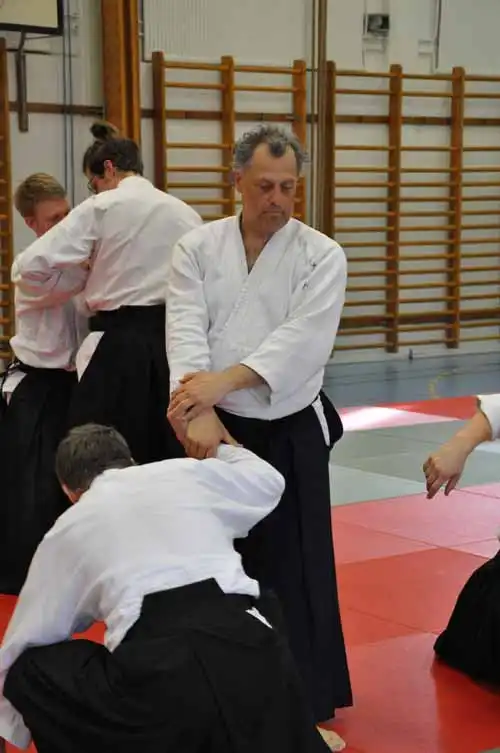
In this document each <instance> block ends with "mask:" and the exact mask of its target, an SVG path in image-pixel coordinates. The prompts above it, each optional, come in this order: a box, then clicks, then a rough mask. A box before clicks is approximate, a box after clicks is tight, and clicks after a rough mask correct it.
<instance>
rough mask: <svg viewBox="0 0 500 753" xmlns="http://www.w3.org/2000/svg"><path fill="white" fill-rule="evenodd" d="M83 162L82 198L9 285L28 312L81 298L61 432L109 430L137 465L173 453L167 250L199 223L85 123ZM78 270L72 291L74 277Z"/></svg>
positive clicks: (128, 151)
mask: <svg viewBox="0 0 500 753" xmlns="http://www.w3.org/2000/svg"><path fill="white" fill-rule="evenodd" d="M91 133H92V136H93V141H92V143H91V144H90V146H89V147H88V149H87V150H86V152H85V154H84V157H83V172H84V174H85V175H86V177H87V180H88V186H89V191H90V192H91V194H92V195H91V196H90V197H89V198H88V199H86V200H85V201H83V202H82V203H81V204H80V205H79V206H77V207H76V208H75V209H73V210H72V211H71V212H70V214H69V215H68V216H67V217H66V218H65V219H64V220H63V221H62V222H61V223H60V224H59V225H58V226H57V227H55V228H53V229H52V230H50V231H49V232H48V233H47V234H46V235H45V236H44V237H43V238H40V239H38V240H37V241H35V243H33V244H32V245H31V246H30V247H29V248H27V249H26V251H25V252H24V253H23V254H22V255H21V256H19V257H18V258H17V259H16V260H15V262H14V265H13V268H12V279H13V282H14V283H15V285H16V286H17V287H18V288H19V289H20V290H23V291H24V293H25V294H27V295H28V296H29V297H30V300H31V301H32V305H33V306H45V307H49V306H53V305H60V304H61V302H62V301H64V300H68V299H71V298H72V297H73V296H75V295H77V294H78V293H81V294H82V298H83V300H84V303H85V306H86V307H87V309H88V311H89V313H90V318H89V326H90V334H89V335H88V337H87V338H86V339H85V340H84V342H83V344H82V346H81V348H80V350H79V352H78V354H77V357H76V368H77V373H78V384H77V386H76V388H75V390H74V395H73V399H72V404H71V406H70V413H69V425H70V426H78V425H82V424H86V423H89V422H94V423H99V424H104V425H108V426H113V427H114V428H115V429H117V430H118V431H119V432H120V433H121V434H122V435H123V436H124V437H125V439H126V440H127V442H128V444H129V446H130V448H131V450H132V453H133V456H134V459H135V460H136V462H138V463H144V462H153V461H157V460H161V459H164V458H167V457H172V456H179V455H182V454H183V450H182V448H181V446H180V444H179V443H178V441H177V440H176V438H175V436H174V433H173V431H172V429H171V428H170V426H169V425H168V422H167V421H166V411H167V406H168V384H169V369H168V363H167V357H166V348H165V295H166V278H167V271H168V266H169V261H170V256H171V251H172V249H173V247H174V246H175V244H176V243H177V242H178V241H179V240H180V239H181V238H182V236H184V235H185V234H186V233H187V232H188V231H189V230H192V229H193V228H195V227H198V226H199V225H201V224H202V220H201V217H200V216H199V215H198V214H197V213H196V212H195V211H194V210H193V209H192V208H191V207H189V206H188V205H187V204H185V203H184V202H183V201H181V200H180V199H177V198H175V197H173V196H170V195H168V194H167V193H165V192H164V191H160V190H158V189H157V188H155V187H154V186H153V185H152V184H151V183H150V181H148V180H147V179H146V178H144V177H143V163H142V158H141V152H140V149H139V146H138V145H137V144H136V143H135V142H134V141H133V140H132V139H129V138H124V137H122V136H121V135H120V134H119V133H118V131H117V129H116V128H114V126H112V125H110V124H108V123H102V122H99V123H95V124H94V125H93V126H92V128H91ZM78 268H80V269H83V270H85V271H86V274H85V275H84V282H83V284H81V285H79V286H74V287H72V286H71V285H69V284H68V277H70V276H71V275H72V274H74V270H75V269H78Z"/></svg>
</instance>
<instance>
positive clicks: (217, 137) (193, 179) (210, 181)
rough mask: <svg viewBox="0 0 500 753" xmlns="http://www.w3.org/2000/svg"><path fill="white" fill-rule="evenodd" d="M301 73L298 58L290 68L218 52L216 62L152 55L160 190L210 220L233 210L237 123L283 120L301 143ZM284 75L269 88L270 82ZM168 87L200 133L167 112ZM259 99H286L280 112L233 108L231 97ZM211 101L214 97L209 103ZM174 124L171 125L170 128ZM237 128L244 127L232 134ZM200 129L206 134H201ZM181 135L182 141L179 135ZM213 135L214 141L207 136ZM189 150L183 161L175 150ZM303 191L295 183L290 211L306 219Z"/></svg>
mask: <svg viewBox="0 0 500 753" xmlns="http://www.w3.org/2000/svg"><path fill="white" fill-rule="evenodd" d="M306 76H307V70H306V64H305V62H304V61H303V60H296V61H295V62H294V63H293V65H292V66H290V67H281V68H280V67H277V66H276V67H272V66H271V67H269V66H262V65H238V64H236V63H235V61H234V60H233V58H231V57H229V56H224V57H222V58H221V60H220V62H219V63H191V62H188V61H177V60H176V61H172V60H167V59H165V57H164V55H163V53H161V52H155V53H153V96H154V111H155V176H156V177H155V181H156V185H157V186H158V187H160V188H162V189H164V190H168V191H171V192H172V193H175V194H176V195H179V196H180V197H181V198H182V199H183V200H184V201H187V203H188V204H191V205H192V206H193V207H195V208H196V209H197V211H199V212H200V214H201V215H202V216H203V217H204V219H206V220H215V219H218V218H221V217H227V216H230V215H232V214H234V213H235V211H236V209H237V206H238V202H237V197H236V196H235V191H234V187H233V183H232V177H231V171H232V156H233V147H234V144H235V141H236V138H237V133H236V127H237V123H241V124H243V122H244V121H248V127H250V126H251V125H254V124H255V123H254V122H252V121H257V122H259V121H261V122H267V121H276V120H277V121H279V122H289V123H290V124H291V127H292V129H293V130H294V132H295V133H296V134H297V136H298V137H299V138H300V139H301V141H302V142H303V143H304V144H305V143H306V139H307V88H306V85H307V80H306ZM276 78H279V79H282V80H285V81H284V83H280V84H276V85H274V84H273V83H270V81H271V82H272V80H273V79H276ZM173 92H177V93H179V92H182V93H183V95H184V96H185V97H186V99H185V100H184V101H185V103H186V105H187V106H188V107H189V109H187V107H186V109H185V110H179V109H176V110H175V112H176V113H177V114H179V112H182V113H183V117H182V118H180V119H181V120H184V121H189V122H190V123H196V121H202V122H201V128H200V129H199V138H197V139H195V138H192V137H191V136H190V135H189V134H190V133H193V128H190V129H188V130H187V134H188V135H187V136H186V128H185V127H184V124H183V123H180V124H179V123H178V120H179V118H177V117H175V116H174V117H172V109H171V107H170V99H171V98H172V99H173V98H174V94H173ZM256 95H257V96H258V97H259V101H261V100H263V99H265V100H267V101H269V103H270V104H271V106H273V105H275V103H276V100H277V98H279V97H283V96H285V97H286V98H287V99H288V102H289V105H288V109H287V110H285V111H283V112H282V113H273V112H259V113H258V114H255V113H254V112H252V113H249V114H248V115H245V113H241V112H240V113H238V112H237V99H238V98H239V97H241V98H246V99H247V100H248V99H249V98H251V97H252V96H256ZM214 97H216V98H217V101H215V100H214ZM203 101H206V102H209V103H210V106H211V105H212V104H213V103H214V101H215V104H217V109H216V110H214V109H212V108H211V109H210V110H207V109H205V108H203V109H201V108H199V109H198V107H197V105H198V103H199V102H203ZM176 126H177V128H176ZM242 130H244V127H243V125H242V126H241V127H240V128H239V132H240V133H241V131H242ZM207 133H208V134H209V136H208V137H207ZM182 134H184V138H182ZM211 134H213V138H212V137H211ZM184 154H185V155H189V158H188V157H187V156H186V158H185V159H184V158H183V157H181V156H180V155H184ZM305 212H306V189H305V185H304V182H303V181H302V182H301V185H300V188H299V191H298V195H297V209H296V216H297V217H299V218H305Z"/></svg>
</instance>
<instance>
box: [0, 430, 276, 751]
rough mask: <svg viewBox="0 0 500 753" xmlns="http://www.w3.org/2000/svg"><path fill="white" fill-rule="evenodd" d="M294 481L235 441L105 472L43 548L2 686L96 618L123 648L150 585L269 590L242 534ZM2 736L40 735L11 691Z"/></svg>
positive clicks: (9, 643)
mask: <svg viewBox="0 0 500 753" xmlns="http://www.w3.org/2000/svg"><path fill="white" fill-rule="evenodd" d="M284 485H285V482H284V479H283V477H282V476H281V474H279V473H278V471H276V470H275V469H274V468H272V467H271V466H270V465H268V463H266V462H264V461H263V460H261V459H260V458H257V457H256V456H255V455H253V454H252V453H251V452H248V450H244V449H243V448H239V447H232V446H229V445H224V446H221V447H220V448H219V451H218V454H217V458H213V459H210V460H202V461H199V460H191V459H182V460H166V461H163V462H160V463H150V464H147V465H143V466H133V467H131V468H127V469H123V470H109V471H106V472H105V473H103V474H102V475H101V476H99V477H98V478H97V479H96V480H95V481H94V483H93V484H92V486H91V487H90V489H89V490H88V491H87V492H86V493H85V494H84V495H83V496H82V497H81V499H80V501H79V502H77V503H76V504H75V505H73V507H71V509H69V510H68V511H67V512H65V513H63V515H62V516H61V517H60V518H59V519H58V520H57V522H56V523H55V525H54V527H53V528H52V530H51V531H49V533H48V534H47V535H46V536H45V538H44V539H43V541H42V543H41V544H40V546H39V548H38V550H37V552H36V554H35V556H34V558H33V561H32V563H31V567H30V570H29V573H28V577H27V579H26V583H25V585H24V587H23V590H22V591H21V594H20V596H19V600H18V602H17V606H16V609H15V611H14V614H13V617H12V619H11V621H10V624H9V626H8V628H7V632H6V634H5V638H4V641H3V644H2V647H1V649H0V691H1V688H3V683H4V680H5V676H6V673H7V671H8V669H9V667H11V666H12V664H13V663H14V661H15V660H16V658H17V657H18V656H19V655H20V654H21V653H22V652H23V651H24V650H25V649H26V648H28V647H29V646H43V645H48V644H51V643H57V642H59V641H63V640H66V639H68V638H69V637H70V636H71V635H72V634H73V633H75V632H80V631H83V630H85V629H87V628H88V627H90V625H91V624H92V623H93V622H94V621H103V622H105V623H106V628H107V630H106V639H105V643H106V646H107V647H108V648H109V650H110V651H113V650H114V649H115V648H116V647H117V646H118V645H119V644H120V642H121V640H122V639H123V637H124V636H125V634H126V633H127V632H128V630H129V629H130V628H131V627H132V625H133V624H134V623H135V622H136V621H137V619H138V617H139V615H140V611H141V606H142V600H143V598H144V596H145V595H146V594H150V593H155V592H157V591H164V590H167V589H171V588H178V587H180V586H185V585H190V584H191V583H196V582H199V581H202V580H206V579H210V578H214V579H215V580H216V581H217V583H218V584H219V586H220V588H221V589H222V590H223V591H224V592H225V593H231V594H247V595H250V596H255V597H257V596H259V586H258V583H257V582H256V581H254V580H251V579H250V578H249V577H248V576H247V575H246V574H245V572H244V570H243V567H242V564H241V557H240V555H239V554H238V553H237V552H236V550H235V549H234V546H233V541H234V539H235V538H242V537H245V536H247V535H248V532H249V531H250V530H251V529H252V528H253V527H254V526H255V525H256V524H257V523H258V522H259V521H261V520H262V519H263V518H265V517H266V515H268V514H269V513H270V512H272V510H273V509H274V508H275V507H276V505H277V504H278V501H279V499H280V497H281V494H282V493H283V489H284ZM252 613H253V612H252ZM255 616H256V617H257V618H258V619H260V617H259V616H258V613H257V614H256V615H255ZM0 737H4V738H5V739H6V740H8V741H10V742H11V743H13V744H14V745H17V746H18V747H21V748H26V747H28V745H29V743H30V733H29V731H28V730H27V728H26V726H25V725H24V722H23V719H22V718H21V716H20V715H19V714H18V713H17V712H16V711H15V709H14V708H13V707H12V706H11V704H10V703H9V702H8V701H7V700H6V699H5V698H4V697H3V696H0Z"/></svg>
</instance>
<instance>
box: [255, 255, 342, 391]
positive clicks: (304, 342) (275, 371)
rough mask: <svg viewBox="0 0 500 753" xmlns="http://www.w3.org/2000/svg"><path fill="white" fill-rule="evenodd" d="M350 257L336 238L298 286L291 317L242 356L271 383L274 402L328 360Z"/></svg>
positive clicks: (308, 377) (339, 313)
mask: <svg viewBox="0 0 500 753" xmlns="http://www.w3.org/2000/svg"><path fill="white" fill-rule="evenodd" d="M346 283H347V262H346V258H345V254H344V252H343V250H342V248H341V247H340V246H339V245H338V244H337V243H335V244H334V245H333V246H332V247H331V248H330V249H328V250H327V251H326V253H324V254H323V256H322V258H321V259H319V260H318V261H317V263H315V265H314V267H313V268H312V269H311V273H310V275H309V278H308V279H307V280H306V281H305V282H304V283H303V285H302V286H301V288H300V289H299V290H297V291H294V293H293V296H292V301H291V307H290V315H289V316H288V318H287V320H286V321H285V322H284V323H283V324H281V325H280V326H279V327H277V329H275V330H274V332H272V333H271V334H270V335H269V336H268V337H266V339H265V340H264V342H262V343H261V345H260V346H259V347H258V348H257V350H255V351H254V352H253V353H251V354H250V355H249V356H247V357H246V358H245V359H243V361H242V364H243V365H244V366H248V368H250V369H252V370H253V371H255V372H257V374H259V376H261V377H262V379H263V380H264V381H265V382H266V383H267V384H268V385H269V387H270V394H269V399H270V402H271V403H273V402H274V401H275V400H277V399H279V400H282V399H283V398H284V397H287V396H288V394H290V393H291V392H293V391H294V390H295V389H296V385H297V384H303V383H305V382H307V381H308V380H309V379H310V378H311V376H312V375H313V374H314V373H316V372H317V371H318V369H320V368H323V367H324V365H325V364H326V363H327V361H328V359H329V357H330V355H331V352H332V350H333V346H334V343H335V337H336V335H337V329H338V326H339V322H340V317H341V314H342V309H343V307H344V300H345V289H346Z"/></svg>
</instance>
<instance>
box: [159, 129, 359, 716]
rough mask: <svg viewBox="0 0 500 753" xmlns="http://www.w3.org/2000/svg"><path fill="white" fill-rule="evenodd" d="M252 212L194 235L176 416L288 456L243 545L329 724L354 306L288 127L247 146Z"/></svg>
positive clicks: (243, 188) (184, 271)
mask: <svg viewBox="0 0 500 753" xmlns="http://www.w3.org/2000/svg"><path fill="white" fill-rule="evenodd" d="M234 157H235V160H234V168H235V180H236V188H237V189H238V191H239V192H240V194H241V197H242V203H243V210H242V213H241V214H240V215H238V216H236V217H229V218H226V219H222V220H218V221H216V222H212V223H210V224H207V225H205V226H204V227H200V228H198V229H196V230H194V231H192V232H190V233H188V234H187V235H186V236H185V237H184V238H182V239H181V241H180V242H179V243H178V244H177V246H176V247H175V249H174V252H173V257H172V264H171V269H170V272H169V277H168V289H167V355H168V359H169V363H170V370H171V371H170V374H171V384H170V387H171V401H170V407H169V416H170V418H171V419H172V421H174V422H179V421H184V424H183V429H182V430H181V431H179V430H178V436H179V438H180V440H181V441H182V442H183V444H184V446H185V448H186V450H187V452H188V454H189V455H191V456H193V457H209V456H210V455H212V454H213V453H214V451H215V448H216V447H217V445H218V442H219V441H220V440H221V439H224V438H225V439H226V440H228V438H229V437H233V438H234V439H235V440H236V441H238V442H239V443H241V444H242V445H244V446H245V447H247V448H249V449H251V450H252V451H253V452H255V453H256V454H258V455H260V456H261V457H263V458H265V459H266V460H267V461H268V462H270V463H271V464H272V465H274V466H275V467H276V468H277V469H278V470H279V471H280V472H281V473H282V474H283V476H284V477H285V480H286V489H285V493H284V495H283V497H282V499H281V502H280V504H279V505H278V507H277V509H276V510H275V511H274V512H273V513H272V515H270V516H269V517H268V518H267V519H266V520H265V521H263V522H262V523H261V524H260V525H258V526H257V527H256V528H255V529H254V530H253V531H252V532H251V534H250V536H249V537H248V539H246V540H245V541H244V542H241V543H240V544H239V547H240V550H241V552H242V555H243V563H244V567H245V570H246V571H247V572H248V573H249V574H250V575H251V576H252V577H254V578H256V579H257V580H258V581H259V582H260V583H261V584H263V585H264V586H266V587H269V588H271V589H273V590H274V591H275V592H276V593H277V595H278V597H279V599H280V601H281V605H282V608H283V611H284V616H285V621H286V626H287V631H288V635H289V638H290V643H291V647H292V650H293V653H294V656H295V659H296V660H297V662H298V665H299V667H300V670H301V673H302V676H303V679H304V681H305V683H306V688H307V691H308V695H309V699H310V702H311V704H312V706H313V708H314V714H315V717H316V720H317V721H318V722H321V721H325V720H328V719H330V718H331V717H333V716H334V713H335V709H336V708H339V707H342V706H349V705H350V704H351V702H352V697H351V688H350V681H349V673H348V668H347V662H346V655H345V648H344V639H343V635H342V627H341V622H340V616H339V607H338V599H337V587H336V578H335V563H334V556H333V542H332V530H331V517H330V481H329V455H330V450H331V448H332V446H333V444H334V443H335V442H336V441H337V440H338V439H339V438H340V436H341V435H342V424H341V421H340V418H339V416H338V414H337V412H336V411H335V409H334V407H333V406H332V404H331V403H330V401H329V400H328V398H327V397H326V396H325V395H324V394H323V393H322V384H323V376H324V368H325V364H326V363H327V362H328V360H329V357H330V354H331V352H332V348H333V345H334V342H335V335H336V332H337V328H338V325H339V320H340V316H341V312H342V307H343V303H344V296H345V287H346V259H345V255H344V252H343V251H342V249H341V248H340V246H339V245H338V244H337V243H335V241H333V240H332V239H331V238H328V237H326V236H325V235H323V234H322V233H319V232H318V231H316V230H313V229H312V228H310V227H308V226H307V225H305V224H303V223H302V222H299V221H298V220H296V219H293V217H292V215H293V211H294V203H295V197H296V190H297V184H298V181H299V178H300V173H301V169H302V165H303V160H304V155H303V152H302V148H301V146H300V144H299V143H298V141H297V140H296V139H295V138H294V137H292V136H291V135H289V134H288V133H287V132H286V131H284V130H282V129H280V128H278V127H275V126H262V127H260V128H258V129H256V130H254V131H251V132H249V133H246V134H245V135H244V136H243V137H242V138H241V139H240V140H239V142H238V143H237V145H236V148H235V154H234Z"/></svg>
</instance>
